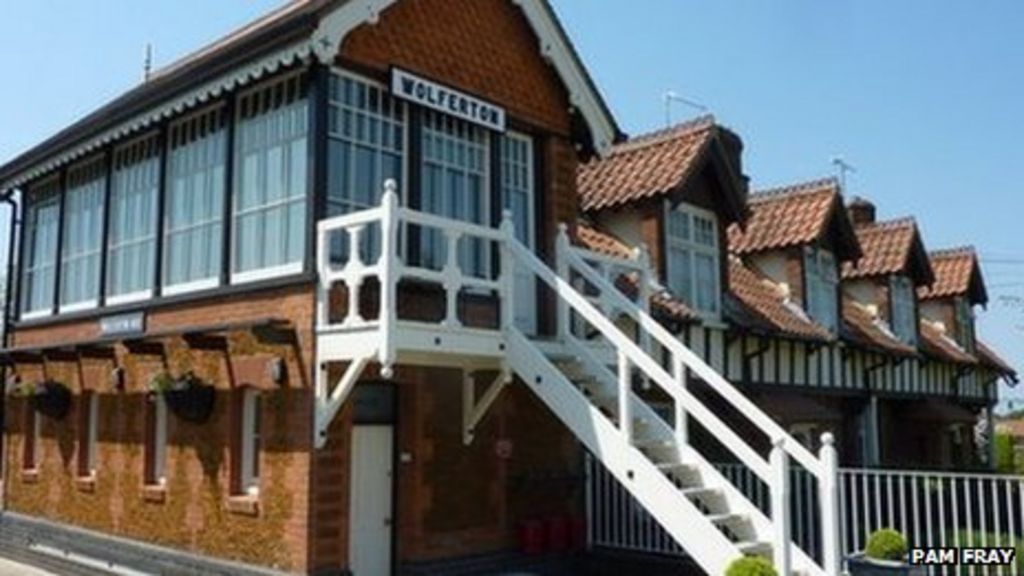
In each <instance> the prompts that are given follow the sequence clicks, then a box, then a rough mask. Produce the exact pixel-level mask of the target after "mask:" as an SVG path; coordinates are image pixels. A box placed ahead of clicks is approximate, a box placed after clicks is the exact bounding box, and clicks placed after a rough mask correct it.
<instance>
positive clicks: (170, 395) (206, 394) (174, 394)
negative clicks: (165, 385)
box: [163, 378, 217, 424]
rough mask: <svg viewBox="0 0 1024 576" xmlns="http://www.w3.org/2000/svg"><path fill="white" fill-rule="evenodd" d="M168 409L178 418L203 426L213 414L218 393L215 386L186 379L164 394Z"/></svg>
mask: <svg viewBox="0 0 1024 576" xmlns="http://www.w3.org/2000/svg"><path fill="white" fill-rule="evenodd" d="M163 397H164V401H165V402H167V407H168V408H169V409H170V410H171V412H173V413H174V414H175V415H176V416H177V417H178V418H181V419H182V420H185V421H186V422H191V423H193V424H202V423H204V422H206V421H207V420H209V419H210V415H211V414H212V413H213V404H214V400H215V399H216V397H217V391H216V390H214V389H213V386H210V385H208V384H203V383H202V382H200V381H199V380H195V379H191V378H186V379H182V380H180V381H178V382H177V383H175V385H174V386H173V387H171V388H169V389H167V390H164V392H163Z"/></svg>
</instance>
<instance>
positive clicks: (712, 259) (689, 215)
mask: <svg viewBox="0 0 1024 576" xmlns="http://www.w3.org/2000/svg"><path fill="white" fill-rule="evenodd" d="M665 228H666V239H665V246H666V251H667V254H666V267H667V270H666V277H667V278H668V288H669V290H671V291H672V293H673V294H675V295H676V296H678V297H679V298H682V299H683V300H685V301H686V302H687V303H688V304H690V305H691V306H693V307H694V308H695V309H696V310H697V312H698V313H700V314H701V315H704V316H708V317H718V315H719V311H720V310H721V286H720V284H721V282H720V278H721V275H720V273H719V270H720V267H719V263H720V262H719V260H720V259H719V250H718V219H717V218H716V217H715V214H714V213H712V212H709V211H707V210H701V209H700V208H696V207H693V206H687V205H685V204H681V205H679V206H678V207H676V208H675V209H669V210H668V216H667V218H666V226H665Z"/></svg>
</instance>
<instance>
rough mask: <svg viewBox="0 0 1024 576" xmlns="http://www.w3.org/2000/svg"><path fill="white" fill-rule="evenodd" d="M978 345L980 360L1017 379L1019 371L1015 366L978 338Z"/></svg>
mask: <svg viewBox="0 0 1024 576" xmlns="http://www.w3.org/2000/svg"><path fill="white" fill-rule="evenodd" d="M976 345H977V347H978V361H979V362H981V363H982V364H983V365H985V366H988V367H990V368H995V369H996V370H999V371H1000V372H1002V373H1003V374H1005V375H1006V376H1009V377H1010V378H1011V379H1013V380H1016V376H1017V371H1016V370H1014V369H1013V366H1010V364H1009V363H1007V362H1006V361H1005V360H1003V359H1002V358H1001V357H1000V356H999V354H997V353H996V352H995V350H993V349H991V348H989V346H988V345H987V344H985V343H984V342H982V341H981V340H978V341H977V343H976Z"/></svg>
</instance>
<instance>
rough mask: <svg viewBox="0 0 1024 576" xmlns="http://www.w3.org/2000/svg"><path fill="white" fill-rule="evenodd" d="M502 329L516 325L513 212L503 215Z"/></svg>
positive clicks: (509, 211)
mask: <svg viewBox="0 0 1024 576" xmlns="http://www.w3.org/2000/svg"><path fill="white" fill-rule="evenodd" d="M501 236H502V240H501V292H502V294H501V327H502V329H505V330H507V329H509V328H511V327H512V326H514V325H515V314H516V303H515V295H514V294H515V286H516V278H515V274H516V263H515V261H514V258H515V256H513V255H512V243H513V242H516V227H515V223H514V222H513V221H512V211H511V210H503V211H502V213H501Z"/></svg>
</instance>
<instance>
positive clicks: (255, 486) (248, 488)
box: [239, 388, 263, 497]
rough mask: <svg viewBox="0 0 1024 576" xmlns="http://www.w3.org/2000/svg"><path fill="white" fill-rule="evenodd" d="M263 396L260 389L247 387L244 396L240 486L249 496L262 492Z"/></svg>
mask: <svg viewBox="0 0 1024 576" xmlns="http://www.w3.org/2000/svg"><path fill="white" fill-rule="evenodd" d="M262 410H263V398H262V394H261V393H260V391H259V390H257V389H255V388H246V389H245V391H244V392H243V396H242V418H241V438H240V440H241V448H242V450H241V452H242V454H241V462H240V468H239V472H240V478H239V480H240V486H239V487H240V488H241V490H242V493H243V494H245V495H247V496H252V497H256V496H259V493H260V473H259V470H260V466H259V458H260V453H261V452H262V446H263V430H262V428H263V417H262V416H263V415H262V414H261V412H262Z"/></svg>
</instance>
